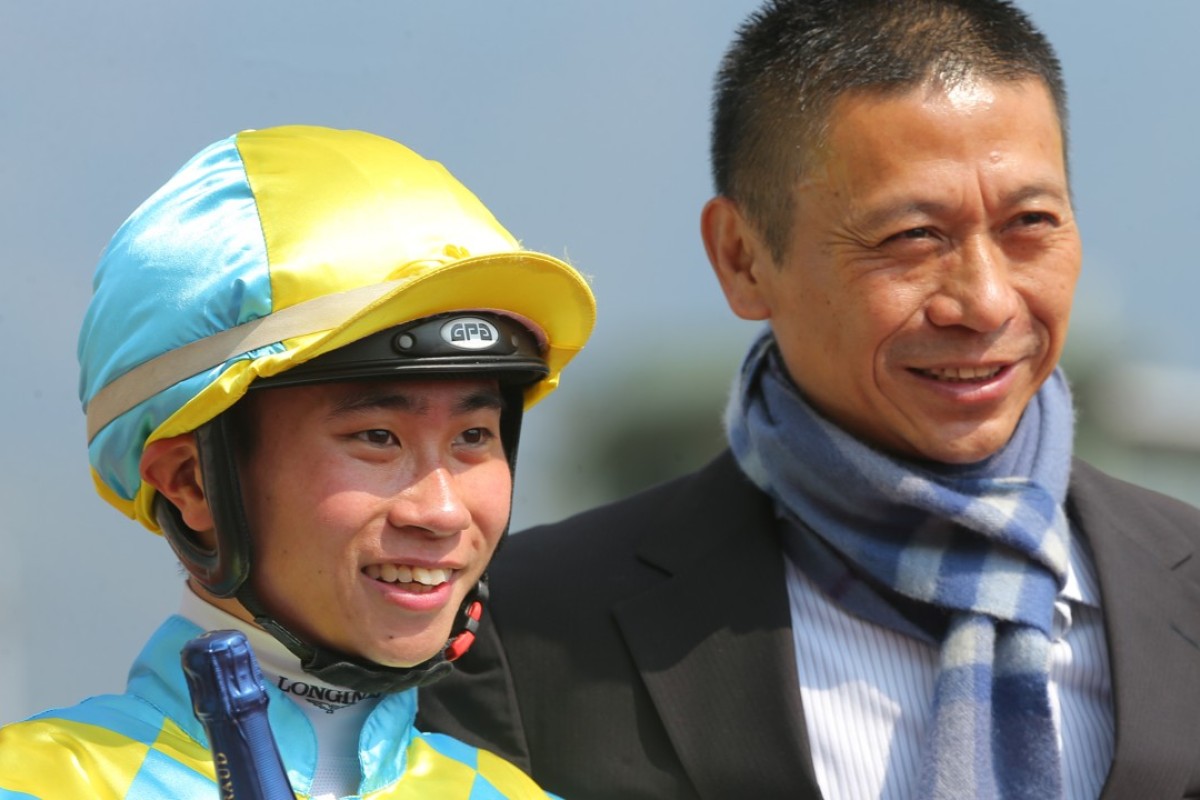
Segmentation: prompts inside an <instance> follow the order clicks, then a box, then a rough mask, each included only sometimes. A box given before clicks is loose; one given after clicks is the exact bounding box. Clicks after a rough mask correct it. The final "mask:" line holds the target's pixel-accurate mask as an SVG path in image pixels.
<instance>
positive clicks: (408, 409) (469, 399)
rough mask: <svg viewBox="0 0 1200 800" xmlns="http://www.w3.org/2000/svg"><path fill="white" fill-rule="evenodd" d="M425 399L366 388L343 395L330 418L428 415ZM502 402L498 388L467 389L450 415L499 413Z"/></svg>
mask: <svg viewBox="0 0 1200 800" xmlns="http://www.w3.org/2000/svg"><path fill="white" fill-rule="evenodd" d="M429 408H430V403H429V398H428V397H426V396H425V395H424V394H422V393H421V392H405V391H403V390H398V389H396V388H395V387H394V386H388V387H378V388H376V387H370V386H364V387H363V389H362V390H356V391H352V392H347V393H346V394H345V395H343V396H342V397H341V398H339V399H338V400H337V402H335V403H334V404H333V407H332V408H331V409H330V412H329V413H330V415H331V416H339V415H342V414H353V413H355V412H357V411H364V410H387V411H402V412H405V413H408V414H425V413H428V412H429ZM503 408H504V399H503V397H502V396H501V394H500V391H499V390H498V389H494V388H490V387H481V388H477V389H471V390H469V391H467V392H464V393H463V394H462V395H460V396H459V398H458V400H457V402H456V403H455V404H454V408H453V409H452V411H451V413H453V414H468V413H470V412H472V411H478V410H480V409H497V410H503Z"/></svg>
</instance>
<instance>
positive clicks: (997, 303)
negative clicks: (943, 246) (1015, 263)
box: [926, 235, 1020, 333]
mask: <svg viewBox="0 0 1200 800" xmlns="http://www.w3.org/2000/svg"><path fill="white" fill-rule="evenodd" d="M1012 280H1013V275H1012V272H1011V269H1010V263H1009V260H1008V257H1007V256H1006V255H1005V253H1004V251H1003V250H1002V249H1001V248H1000V246H999V245H998V244H997V243H995V242H994V241H993V240H992V239H991V238H990V237H988V236H986V235H980V236H974V237H972V238H970V239H968V240H967V241H965V242H964V244H963V247H961V248H960V249H959V250H958V251H957V252H956V253H955V254H954V255H953V256H951V257H949V258H948V260H947V262H946V263H945V264H944V265H943V272H942V274H941V280H940V284H939V286H938V288H937V291H936V292H935V293H934V294H933V295H932V296H931V297H930V299H929V303H928V306H927V309H926V316H927V317H928V319H929V321H930V322H932V323H933V324H934V325H937V326H938V327H954V326H958V327H963V328H969V329H970V330H973V331H976V332H979V333H990V332H992V331H996V330H999V329H1000V328H1002V327H1003V326H1004V325H1005V324H1006V323H1007V322H1009V321H1010V320H1011V319H1013V317H1015V316H1016V314H1017V312H1018V309H1019V306H1020V295H1019V294H1018V292H1017V291H1016V289H1015V287H1014V286H1013V283H1012Z"/></svg>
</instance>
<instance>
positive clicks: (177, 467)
mask: <svg viewBox="0 0 1200 800" xmlns="http://www.w3.org/2000/svg"><path fill="white" fill-rule="evenodd" d="M139 470H140V472H141V475H142V480H144V481H145V482H146V483H148V484H150V485H151V486H153V487H154V488H155V489H156V490H158V493H159V494H161V495H162V496H163V497H165V498H166V499H167V500H168V501H170V502H171V503H173V504H174V505H175V507H176V508H178V509H179V513H180V515H181V516H182V517H183V521H184V523H185V524H186V525H187V526H188V527H189V528H191V529H192V530H194V531H196V532H197V533H207V532H208V531H211V530H212V528H213V518H212V511H211V510H210V509H209V507H208V499H207V497H206V496H205V494H204V481H203V479H202V477H201V475H200V452H199V450H198V449H197V448H196V436H195V434H192V433H183V434H180V435H179V436H172V437H171V438H170V439H158V440H156V441H153V442H151V443H150V444H148V445H146V449H145V450H144V451H142V460H141V463H140V465H139Z"/></svg>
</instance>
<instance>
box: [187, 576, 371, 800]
mask: <svg viewBox="0 0 1200 800" xmlns="http://www.w3.org/2000/svg"><path fill="white" fill-rule="evenodd" d="M180 614H181V615H182V616H184V617H185V618H187V619H189V620H191V621H192V622H194V623H195V624H196V625H199V626H200V627H201V628H203V629H204V630H206V631H212V630H238V631H241V632H242V633H244V634H245V635H246V640H247V641H248V642H249V643H250V649H252V650H253V651H254V656H255V658H257V659H258V666H259V668H260V669H261V670H262V673H263V678H264V679H265V680H266V681H268V682H270V683H272V684H273V685H275V686H276V687H278V688H279V689H280V690H281V691H283V692H284V693H285V694H286V695H287V697H288V699H289V700H291V701H292V702H294V703H295V704H296V706H297V707H299V708H300V710H301V711H303V712H304V715H305V716H306V717H307V718H308V721H309V722H311V723H312V726H313V733H314V734H315V735H316V738H317V767H316V771H315V772H314V773H313V784H312V790H311V792H310V794H311V796H312V798H313V800H324V798H327V797H328V798H333V797H345V796H354V795H357V794H358V787H359V784H360V783H361V781H362V769H361V767H360V766H359V760H358V737H359V733H360V732H361V731H362V726H363V723H364V722H365V721H366V719H367V716H368V715H369V714H370V713H371V711H372V710H374V708H375V706H376V704H377V703H378V702H379V696H378V695H367V696H363V695H362V694H361V693H356V692H351V691H348V690H346V689H343V688H341V687H338V686H331V685H329V684H325V683H322V682H321V681H319V680H317V679H316V678H314V677H313V676H311V675H309V674H307V673H305V672H304V671H303V670H302V669H300V659H298V658H297V657H296V656H295V655H293V654H292V652H291V651H290V650H288V649H287V648H286V647H284V646H283V643H281V642H280V641H278V640H277V639H275V637H273V636H271V635H270V634H268V633H267V632H266V631H263V630H261V629H259V628H257V627H255V626H253V625H251V624H250V623H248V622H244V621H243V620H240V619H238V618H237V617H235V616H233V615H232V614H228V613H226V612H225V611H222V610H221V609H219V608H217V607H216V606H214V605H211V604H209V603H207V602H205V601H204V600H202V599H200V598H199V597H197V596H196V594H195V593H194V592H192V590H191V588H190V587H188V586H187V584H184V591H183V604H182V607H181V609H180Z"/></svg>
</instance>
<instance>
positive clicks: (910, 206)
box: [854, 183, 1068, 231]
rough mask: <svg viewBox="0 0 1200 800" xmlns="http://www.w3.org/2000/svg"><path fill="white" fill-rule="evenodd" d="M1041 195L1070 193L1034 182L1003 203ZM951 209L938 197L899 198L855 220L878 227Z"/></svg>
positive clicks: (863, 227) (1062, 196) (1065, 197)
mask: <svg viewBox="0 0 1200 800" xmlns="http://www.w3.org/2000/svg"><path fill="white" fill-rule="evenodd" d="M1042 198H1047V199H1050V200H1055V201H1058V202H1066V201H1067V200H1068V195H1067V193H1066V191H1065V189H1064V187H1062V186H1060V185H1058V184H1055V183H1031V184H1027V185H1025V186H1021V187H1019V188H1017V189H1015V190H1013V191H1011V192H1009V193H1007V194H1005V195H1002V196H1001V198H1000V205H1001V206H1002V207H1004V208H1011V207H1012V206H1017V205H1021V204H1022V203H1025V202H1028V201H1030V200H1038V199H1042ZM949 208H950V204H948V203H943V202H941V201H938V200H908V199H905V200H899V201H897V202H895V203H888V204H885V205H882V206H880V207H878V208H873V209H871V210H869V211H866V212H864V213H862V214H861V215H858V216H857V217H856V218H855V219H854V227H855V229H857V230H867V231H870V230H876V229H878V228H882V227H885V226H887V225H888V224H889V223H891V222H893V221H895V220H897V219H902V218H904V217H905V216H907V215H909V214H922V215H925V216H930V217H936V216H939V215H941V214H944V213H945V212H946V211H947V210H948V209H949Z"/></svg>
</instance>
